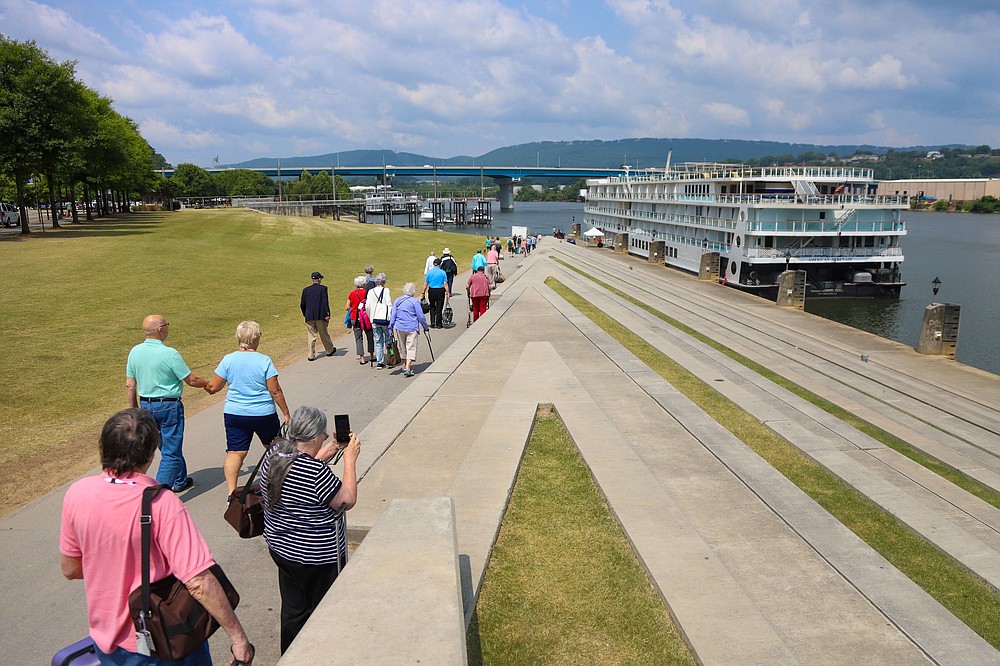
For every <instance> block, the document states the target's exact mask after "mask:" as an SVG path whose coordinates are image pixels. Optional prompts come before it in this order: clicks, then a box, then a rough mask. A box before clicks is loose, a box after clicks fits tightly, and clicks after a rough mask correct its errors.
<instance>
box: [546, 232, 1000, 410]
mask: <svg viewBox="0 0 1000 666" xmlns="http://www.w3.org/2000/svg"><path fill="white" fill-rule="evenodd" d="M561 250H562V251H563V252H564V253H565V252H566V248H561ZM557 251H558V249H557ZM567 256H570V255H568V254H567ZM595 256H600V257H601V263H600V264H598V262H595V261H590V262H588V269H589V271H590V272H591V273H593V272H598V273H601V275H602V276H603V277H602V280H603V281H604V282H611V283H614V282H615V281H616V280H617V281H621V282H624V283H628V284H629V286H631V287H632V288H635V289H636V290H637V293H639V292H646V293H647V294H648V298H653V299H657V300H659V301H663V302H664V303H665V304H667V305H672V306H674V307H680V308H681V309H683V310H684V311H685V312H687V313H688V314H689V315H690V316H693V317H698V318H699V319H704V315H701V314H698V313H696V312H695V311H694V309H693V308H696V307H702V305H701V301H704V300H706V299H710V300H712V301H713V302H715V303H717V304H719V305H721V306H724V307H725V309H726V310H729V311H738V312H741V313H743V314H744V315H745V316H747V317H751V318H753V319H754V320H755V321H759V322H760V324H759V325H755V327H754V330H756V331H758V333H760V334H762V335H766V336H773V335H774V333H775V326H778V327H779V329H778V330H787V331H789V335H791V334H792V333H794V335H796V336H799V337H801V332H800V331H798V330H796V329H791V328H789V326H788V325H786V324H783V323H781V322H776V321H774V317H763V318H762V316H761V315H759V314H757V313H756V311H757V310H760V309H761V307H760V306H758V304H757V303H752V304H748V305H753V306H755V307H752V308H751V307H744V305H743V304H737V303H734V302H731V301H730V300H727V301H725V302H723V300H722V299H721V298H719V297H718V295H709V294H708V291H709V290H708V289H705V288H704V287H708V286H712V285H707V284H703V283H698V282H694V281H693V280H694V279H693V278H687V276H681V275H680V274H678V275H675V276H673V278H674V279H672V280H671V279H668V276H667V275H666V274H662V275H656V274H655V273H647V272H645V271H644V273H645V274H646V275H645V277H647V278H650V277H651V278H652V279H653V280H655V281H656V282H657V283H659V284H660V286H661V290H660V292H659V293H656V292H654V291H652V290H650V288H649V287H650V285H649V283H642V284H635V282H636V280H638V279H639V276H631V275H627V274H625V271H621V270H618V271H617V272H611V271H609V269H606V268H604V267H603V266H604V265H607V264H609V263H611V258H610V257H607V256H606V255H604V256H601V255H595ZM618 263H620V262H618ZM668 286H669V287H672V288H667V287H668ZM677 287H681V288H682V289H683V290H684V292H685V294H687V293H688V292H694V291H696V289H697V292H698V296H699V304H698V305H693V304H692V303H693V301H692V298H691V297H687V296H685V295H682V294H678V289H677ZM727 296H728V294H727ZM634 297H637V296H634ZM648 298H647V301H648ZM682 298H683V299H684V302H683V303H682V304H677V303H676V302H674V301H671V300H669V299H675V300H677V299H682ZM640 300H643V299H640ZM761 300H762V299H761ZM766 302H767V301H763V300H762V303H766ZM654 307H656V308H657V309H658V310H660V311H665V310H664V308H663V305H654ZM770 307H771V308H775V307H776V306H774V305H773V304H772V305H771V306H770ZM779 310H780V309H779ZM769 314H771V313H769ZM773 314H774V315H775V316H780V317H788V316H794V315H795V314H801V313H779V312H778V311H777V310H775V311H774V312H773ZM712 321H713V323H714V325H716V326H717V325H719V324H722V325H723V326H726V327H730V326H732V324H731V322H730V321H729V320H728V318H727V319H724V320H722V321H721V322H720V321H716V320H712ZM827 323H829V324H831V325H832V322H827ZM744 325H748V324H744ZM762 327H766V328H767V329H768V331H769V332H766V333H765V331H764V330H763V328H762ZM695 328H697V327H695ZM844 328H845V329H847V330H848V331H850V332H851V333H854V334H861V335H862V336H864V337H867V338H870V339H871V340H872V341H873V342H877V343H878V344H881V345H883V346H885V345H889V346H892V347H894V348H897V349H898V350H906V352H907V353H914V352H912V349H911V348H910V347H908V346H905V345H902V344H901V343H895V342H892V341H889V340H886V339H884V338H878V337H877V336H871V335H869V334H867V333H863V332H860V331H857V330H854V329H849V328H848V327H844ZM741 337H746V336H742V335H741ZM835 340H836V338H835V337H833V338H832V340H831V339H827V338H824V339H823V342H824V344H823V345H822V350H823V351H824V352H830V351H831V350H832V349H837V350H839V353H840V355H841V356H843V358H844V359H845V360H853V359H854V358H855V357H856V356H857V353H856V350H854V349H849V348H844V347H837V346H836V343H835ZM784 344H785V345H787V346H788V347H790V348H792V349H797V350H800V351H803V352H807V353H810V354H811V355H812V356H814V357H816V359H817V360H820V361H825V357H824V356H823V355H822V354H818V353H817V352H815V351H810V350H809V349H808V345H807V346H806V347H803V346H801V345H796V344H794V343H791V342H789V341H785V342H784ZM924 360H928V361H930V362H933V359H930V358H927V359H924ZM873 363H874V365H869V366H868V367H867V368H865V369H866V370H870V369H871V368H873V367H876V366H878V365H879V363H878V361H877V358H876V359H874V360H873ZM837 366H838V367H841V368H843V369H846V370H848V371H850V372H851V373H852V375H853V376H855V377H857V376H859V375H858V368H856V367H854V366H853V365H852V366H845V365H843V363H838V364H837ZM963 367H965V369H966V370H967V374H968V373H972V374H974V375H976V376H977V377H979V378H983V377H984V376H986V377H992V376H991V375H989V373H983V372H982V371H976V369H975V368H968V367H967V366H963ZM893 371H894V373H896V374H903V371H902V370H900V369H899V368H896V367H894V368H893ZM973 371H975V372H973ZM860 376H864V375H860ZM904 376H908V375H904ZM908 377H909V379H908V381H909V382H910V383H911V384H912V385H913V386H915V387H920V388H924V387H926V386H927V385H937V387H938V388H939V389H940V391H941V392H945V393H944V395H947V393H949V392H954V393H956V394H957V395H961V397H962V399H963V400H964V401H965V402H971V403H975V404H977V405H978V406H979V407H980V408H982V410H985V411H986V412H989V413H992V414H994V417H993V423H994V424H995V426H998V425H1000V410H997V407H996V405H995V404H992V403H991V402H990V401H988V400H986V399H985V398H984V396H983V395H981V394H980V393H979V392H975V391H972V392H970V391H967V390H963V389H962V387H956V386H954V385H946V384H944V383H940V382H936V381H935V380H936V379H937V377H936V376H934V375H932V376H930V377H927V376H921V377H917V376H908ZM868 379H873V378H870V377H869V378H868ZM873 381H875V380H873ZM879 383H880V385H881V387H882V388H883V389H888V390H891V391H898V390H899V379H898V377H896V376H895V375H894V377H893V380H892V381H891V382H889V383H887V382H885V381H882V382H879ZM873 397H874V396H873ZM929 400H930V402H929ZM937 400H940V396H939V395H937V396H935V397H930V398H928V399H921V402H922V403H923V404H924V405H927V406H930V407H932V408H933V407H934V404H933V403H934V402H936V401H937ZM998 404H1000V402H998ZM978 411H979V410H977V412H978ZM977 416H980V414H978V413H977Z"/></svg>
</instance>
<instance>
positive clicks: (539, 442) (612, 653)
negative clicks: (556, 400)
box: [469, 407, 694, 664]
mask: <svg viewBox="0 0 1000 666" xmlns="http://www.w3.org/2000/svg"><path fill="white" fill-rule="evenodd" d="M476 612H477V616H476V620H475V622H474V624H473V627H472V628H471V629H470V636H469V648H470V663H472V664H477V663H482V664H588V663H597V664H639V663H649V664H654V663H655V664H693V663H694V659H693V657H692V656H691V653H690V652H689V651H688V648H687V646H686V645H685V643H684V641H683V640H682V639H681V637H680V636H679V634H678V633H677V631H676V629H675V628H674V627H673V625H672V623H671V620H670V616H669V615H668V614H667V612H666V610H665V609H664V607H663V602H662V601H661V600H660V598H659V596H658V595H657V593H656V591H655V590H654V589H653V587H652V585H650V583H649V580H648V579H647V577H646V573H645V571H644V570H643V568H642V566H641V565H640V564H639V562H638V561H637V560H636V558H635V555H634V553H633V552H632V549H631V547H630V545H629V543H628V541H627V540H626V539H625V536H624V534H623V533H622V531H621V528H620V527H619V526H618V523H617V522H616V521H615V519H614V517H612V515H611V513H610V511H609V509H608V506H607V504H606V503H605V501H604V498H603V497H602V496H601V493H600V490H599V489H598V487H597V484H596V483H595V482H594V479H593V477H592V476H591V473H590V469H589V468H588V467H587V465H586V463H584V462H583V459H582V458H581V457H580V455H579V453H578V452H577V450H576V447H575V446H574V445H573V441H572V439H570V437H569V434H568V433H567V432H566V429H565V427H564V426H563V424H562V421H560V419H559V417H558V416H557V415H556V414H555V413H554V412H552V411H551V407H540V408H539V414H538V416H537V420H536V421H535V427H534V431H533V432H532V437H531V441H530V442H529V444H528V448H527V451H526V453H525V456H524V460H523V462H522V464H521V468H520V471H519V473H518V477H517V483H516V484H515V487H514V492H513V494H512V496H511V500H510V504H509V505H508V508H507V513H506V514H505V516H504V521H503V526H502V527H501V530H500V534H499V536H498V538H497V543H496V546H495V547H494V549H493V554H492V557H491V558H490V563H489V567H488V569H487V572H486V578H485V580H484V581H483V589H482V592H481V594H480V597H479V603H478V604H477V606H476Z"/></svg>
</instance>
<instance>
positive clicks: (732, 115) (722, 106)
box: [701, 102, 750, 127]
mask: <svg viewBox="0 0 1000 666" xmlns="http://www.w3.org/2000/svg"><path fill="white" fill-rule="evenodd" d="M701 108H702V110H704V112H705V114H706V115H707V116H708V117H709V119H710V120H713V121H714V122H717V123H722V124H723V125H740V126H744V127H746V126H748V125H749V124H750V114H749V113H747V111H746V109H741V108H740V107H738V106H733V105H732V104H727V103H725V102H708V103H707V104H703V105H702V107H701Z"/></svg>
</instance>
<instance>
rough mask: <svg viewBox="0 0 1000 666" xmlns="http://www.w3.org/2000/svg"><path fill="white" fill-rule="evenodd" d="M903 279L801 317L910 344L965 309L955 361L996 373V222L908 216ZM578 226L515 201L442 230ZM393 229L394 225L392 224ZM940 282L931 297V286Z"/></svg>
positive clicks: (560, 211)
mask: <svg viewBox="0 0 1000 666" xmlns="http://www.w3.org/2000/svg"><path fill="white" fill-rule="evenodd" d="M904 219H905V220H906V229H907V235H906V236H905V237H904V238H903V240H902V245H903V256H904V261H903V269H902V270H903V279H904V280H905V281H906V286H905V287H903V291H902V295H901V297H900V299H899V300H898V301H891V300H866V299H811V300H809V301H807V302H806V311H807V312H811V313H812V314H816V315H819V316H821V317H826V318H828V319H833V320H834V321H839V322H841V323H843V324H847V325H849V326H853V327H854V328H858V329H861V330H864V331H868V332H869V333H874V334H875V335H880V336H882V337H885V338H889V339H891V340H896V341H897V342H902V343H903V344H907V345H910V346H912V345H915V344H916V342H917V335H918V334H919V332H920V323H921V321H922V318H923V313H924V308H925V307H926V306H927V304H928V303H932V302H935V301H936V302H940V303H958V304H960V305H961V306H962V314H961V323H960V326H959V335H958V351H957V354H956V358H957V360H959V361H961V362H962V363H965V364H967V365H972V366H975V367H977V368H980V369H982V370H986V371H988V372H992V373H994V374H1000V344H998V342H997V340H998V331H997V329H998V327H1000V215H975V214H972V213H925V212H907V213H906V214H905V217H904ZM574 221H576V222H583V204H579V203H525V202H516V203H515V204H514V210H512V211H498V210H497V209H496V208H494V211H493V226H492V227H450V226H449V227H447V231H456V232H460V233H470V234H477V235H486V234H491V235H496V236H507V235H509V234H510V228H511V226H512V225H513V226H526V227H528V233H532V234H544V235H546V236H548V235H551V234H552V231H553V229H562V230H563V231H565V232H567V233H568V232H569V230H570V226H571V225H572V224H573V222H574ZM397 223H398V222H397ZM935 277H937V278H939V279H940V280H941V289H940V291H939V292H938V295H937V297H935V296H934V295H933V293H932V291H931V281H932V280H933V279H934V278H935Z"/></svg>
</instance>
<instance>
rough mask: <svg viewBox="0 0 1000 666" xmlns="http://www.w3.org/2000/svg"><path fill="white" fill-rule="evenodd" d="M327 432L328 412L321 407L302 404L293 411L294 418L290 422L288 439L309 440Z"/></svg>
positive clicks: (297, 441) (296, 441)
mask: <svg viewBox="0 0 1000 666" xmlns="http://www.w3.org/2000/svg"><path fill="white" fill-rule="evenodd" d="M325 433H326V414H325V413H324V412H323V410H322V409H320V408H319V407H310V406H309V405H302V406H301V407H299V408H298V409H296V410H295V411H294V412H292V420H291V421H289V422H288V435H287V437H288V439H290V440H291V441H293V442H295V443H296V444H297V443H299V442H308V441H310V440H313V439H316V438H317V437H319V436H320V435H322V434H325Z"/></svg>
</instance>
